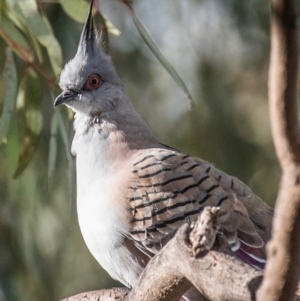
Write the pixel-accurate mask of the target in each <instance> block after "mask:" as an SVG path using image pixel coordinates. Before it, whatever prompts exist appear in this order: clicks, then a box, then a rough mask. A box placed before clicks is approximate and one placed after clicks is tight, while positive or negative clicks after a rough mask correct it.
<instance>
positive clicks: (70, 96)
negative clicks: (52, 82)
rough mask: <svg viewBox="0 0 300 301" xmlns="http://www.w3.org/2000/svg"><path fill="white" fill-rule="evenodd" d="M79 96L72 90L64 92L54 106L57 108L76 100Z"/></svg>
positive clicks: (57, 98)
mask: <svg viewBox="0 0 300 301" xmlns="http://www.w3.org/2000/svg"><path fill="white" fill-rule="evenodd" d="M77 95H78V93H77V92H75V91H72V90H66V91H63V92H62V93H61V94H60V95H58V96H57V97H56V99H55V101H54V106H55V107H57V106H59V105H61V104H66V103H68V102H69V101H71V100H72V99H74V98H75V97H76V96H77Z"/></svg>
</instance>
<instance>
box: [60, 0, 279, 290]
mask: <svg viewBox="0 0 300 301" xmlns="http://www.w3.org/2000/svg"><path fill="white" fill-rule="evenodd" d="M92 11H93V0H92V1H91V3H90V9H89V12H88V15H87V19H86V22H85V24H84V27H83V30H82V33H81V37H80V41H79V45H78V49H77V52H76V54H75V56H74V58H72V59H71V60H70V61H69V62H68V63H67V64H66V65H65V67H64V69H63V70H62V72H61V75H60V80H59V85H60V87H61V89H62V93H61V94H60V95H59V96H57V98H56V99H55V102H54V105H55V106H59V105H61V104H64V105H66V106H68V107H69V108H71V109H72V110H73V111H74V112H75V114H74V132H75V134H74V138H73V141H72V146H71V153H72V154H73V155H74V156H75V157H76V180H77V214H78V220H79V226H80V230H81V232H82V236H83V239H84V241H85V243H86V245H87V247H88V249H89V250H90V252H91V253H92V255H93V256H94V257H95V259H96V260H97V261H98V262H99V263H100V265H101V266H102V267H103V268H104V269H105V270H106V271H107V272H108V273H109V274H110V276H111V277H112V278H114V279H116V280H118V281H120V282H121V283H123V284H124V285H125V286H127V287H129V288H131V287H133V286H134V285H135V283H136V282H137V280H138V278H139V276H140V274H141V273H142V271H143V270H144V268H145V266H146V265H147V263H148V262H149V260H150V259H151V258H152V257H153V256H155V254H157V253H158V252H159V251H160V250H161V249H162V248H163V247H164V246H165V245H166V243H167V242H168V241H170V240H171V239H172V237H174V235H175V233H176V231H177V230H178V229H179V228H180V227H181V226H182V225H183V224H184V223H190V222H193V221H195V220H196V219H197V216H198V214H199V213H200V212H201V210H203V208H204V207H205V206H217V207H220V208H221V209H224V210H226V211H228V212H229V213H228V217H227V219H226V220H225V221H224V222H223V223H222V225H221V228H220V232H221V233H222V235H224V237H225V239H226V241H227V242H228V244H229V246H230V247H231V249H232V250H233V252H234V253H235V254H236V256H237V257H239V258H240V259H241V260H243V261H245V262H246V263H248V264H250V265H252V266H253V267H255V268H257V269H263V268H264V264H265V262H266V254H265V245H266V242H267V241H268V240H269V239H270V235H271V224H272V217H273V209H272V208H271V207H270V206H268V205H267V204H266V203H265V202H264V201H262V200H261V199H260V198H259V197H258V196H257V195H256V194H255V193H254V192H253V191H252V190H251V189H250V188H249V187H248V186H247V185H246V184H244V183H243V182H241V181H240V180H238V179H237V178H235V177H233V176H230V175H227V174H226V173H225V172H223V171H221V170H219V169H217V168H216V167H215V166H214V165H213V164H211V163H209V162H207V161H205V160H202V159H199V158H196V157H193V156H191V155H189V154H187V153H185V152H182V151H180V150H177V149H176V148H173V147H170V146H168V145H166V144H164V143H162V142H160V141H159V139H158V138H157V137H156V136H155V135H154V134H153V133H152V131H151V130H150V128H149V127H148V125H147V124H146V122H145V121H144V120H143V119H142V118H141V116H140V115H139V114H138V113H137V111H136V110H135V109H134V108H133V105H132V103H131V101H130V99H129V98H128V96H127V95H126V92H125V88H124V85H123V83H122V81H121V79H120V78H119V76H118V75H117V73H116V70H115V68H114V66H113V63H112V59H111V58H110V57H109V56H108V55H107V54H105V53H104V51H103V50H102V48H101V39H100V34H99V33H98V32H97V30H96V29H95V27H94V22H93V12H92Z"/></svg>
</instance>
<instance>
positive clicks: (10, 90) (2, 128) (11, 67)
mask: <svg viewBox="0 0 300 301" xmlns="http://www.w3.org/2000/svg"><path fill="white" fill-rule="evenodd" d="M2 78H3V82H4V86H5V88H6V89H5V95H4V106H3V111H2V116H1V120H0V145H1V143H2V142H3V140H4V139H5V137H6V135H7V131H8V128H9V125H10V121H11V117H12V114H13V113H14V111H15V107H16V97H17V88H18V78H17V71H16V65H15V61H14V57H13V54H12V50H11V49H10V48H8V47H7V48H6V62H5V65H4V69H3V73H2Z"/></svg>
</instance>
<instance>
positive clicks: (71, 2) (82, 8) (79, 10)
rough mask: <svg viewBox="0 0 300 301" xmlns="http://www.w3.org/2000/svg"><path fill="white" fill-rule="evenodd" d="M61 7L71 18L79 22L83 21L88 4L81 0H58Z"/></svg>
mask: <svg viewBox="0 0 300 301" xmlns="http://www.w3.org/2000/svg"><path fill="white" fill-rule="evenodd" d="M59 2H60V4H61V6H62V9H63V10H64V12H65V13H66V15H67V16H69V17H70V18H71V19H73V20H75V21H76V22H79V23H84V22H85V19H86V14H87V11H88V10H89V4H88V3H87V2H86V1H83V0H60V1H59Z"/></svg>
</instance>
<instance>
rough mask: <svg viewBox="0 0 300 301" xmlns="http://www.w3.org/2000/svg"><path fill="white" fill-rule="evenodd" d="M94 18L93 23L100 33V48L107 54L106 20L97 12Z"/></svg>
mask: <svg viewBox="0 0 300 301" xmlns="http://www.w3.org/2000/svg"><path fill="white" fill-rule="evenodd" d="M94 18H95V24H96V25H97V30H98V32H100V33H101V48H102V50H103V51H104V52H105V53H106V54H108V52H109V51H108V46H109V37H108V28H107V23H106V20H105V19H104V17H103V15H102V14H101V13H98V12H97V13H96V15H95V16H94Z"/></svg>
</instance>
